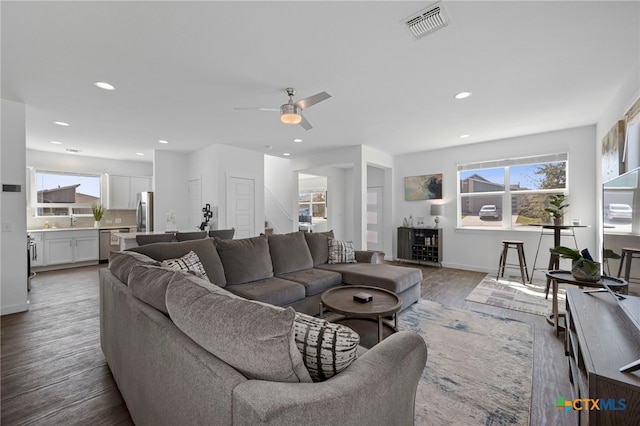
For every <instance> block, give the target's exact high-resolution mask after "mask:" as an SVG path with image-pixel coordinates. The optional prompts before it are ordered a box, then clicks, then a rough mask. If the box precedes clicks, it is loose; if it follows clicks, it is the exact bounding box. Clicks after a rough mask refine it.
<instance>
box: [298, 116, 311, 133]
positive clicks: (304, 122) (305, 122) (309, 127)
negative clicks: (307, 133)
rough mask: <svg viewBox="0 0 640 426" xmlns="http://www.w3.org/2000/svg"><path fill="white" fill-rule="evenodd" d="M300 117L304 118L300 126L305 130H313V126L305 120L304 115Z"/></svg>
mask: <svg viewBox="0 0 640 426" xmlns="http://www.w3.org/2000/svg"><path fill="white" fill-rule="evenodd" d="M300 117H301V118H302V121H301V122H300V123H298V124H300V125H301V126H302V127H303V128H304V129H305V130H311V129H313V126H312V125H311V123H309V122H308V121H307V119H306V118H304V115H302V114H300Z"/></svg>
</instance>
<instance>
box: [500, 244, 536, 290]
mask: <svg viewBox="0 0 640 426" xmlns="http://www.w3.org/2000/svg"><path fill="white" fill-rule="evenodd" d="M510 248H513V249H516V251H517V252H518V264H515V263H507V254H508V253H509V249H510ZM512 267H513V268H515V267H519V268H520V275H521V276H522V284H526V281H529V271H528V270H527V261H526V259H525V258H524V242H523V241H517V240H502V252H501V253H500V261H499V262H498V275H497V276H496V280H497V279H498V278H500V277H501V276H502V277H504V269H505V268H512ZM525 275H526V277H527V279H526V281H525Z"/></svg>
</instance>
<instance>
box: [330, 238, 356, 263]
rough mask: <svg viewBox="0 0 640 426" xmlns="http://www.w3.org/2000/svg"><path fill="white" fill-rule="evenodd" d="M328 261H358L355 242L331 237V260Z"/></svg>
mask: <svg viewBox="0 0 640 426" xmlns="http://www.w3.org/2000/svg"><path fill="white" fill-rule="evenodd" d="M327 263H356V251H355V250H354V249H353V242H352V241H340V240H334V239H333V238H329V261H328V262H327Z"/></svg>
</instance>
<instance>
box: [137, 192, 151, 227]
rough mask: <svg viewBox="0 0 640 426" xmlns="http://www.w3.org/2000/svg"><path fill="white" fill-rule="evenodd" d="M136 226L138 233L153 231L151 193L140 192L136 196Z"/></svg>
mask: <svg viewBox="0 0 640 426" xmlns="http://www.w3.org/2000/svg"><path fill="white" fill-rule="evenodd" d="M137 198H138V204H137V207H136V225H137V227H138V232H151V231H153V192H140V193H139V194H138V196H137Z"/></svg>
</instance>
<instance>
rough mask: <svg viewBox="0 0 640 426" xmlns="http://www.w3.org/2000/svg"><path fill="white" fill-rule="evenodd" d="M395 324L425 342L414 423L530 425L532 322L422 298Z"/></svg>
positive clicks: (440, 424)
mask: <svg viewBox="0 0 640 426" xmlns="http://www.w3.org/2000/svg"><path fill="white" fill-rule="evenodd" d="M398 328H399V329H400V330H410V331H414V332H416V333H419V334H420V335H421V336H422V337H423V338H424V340H425V342H426V343H427V347H428V356H427V365H426V367H425V369H424V372H423V374H422V378H421V379H420V383H419V384H418V391H417V395H416V425H437V426H444V425H452V426H454V425H455V426H458V425H465V426H467V425H528V424H529V411H530V407H531V386H532V374H533V330H532V326H531V325H530V324H526V323H522V322H519V321H514V320H509V319H505V318H499V317H495V316H492V315H487V314H482V313H478V312H472V311H467V310H464V309H458V308H453V307H447V306H444V305H441V304H439V303H436V302H432V301H427V300H421V301H420V302H418V303H416V304H414V305H412V306H411V307H409V308H408V309H407V310H405V311H404V312H402V313H401V314H400V317H399V323H398Z"/></svg>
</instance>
